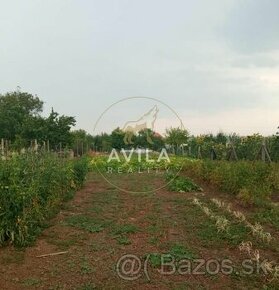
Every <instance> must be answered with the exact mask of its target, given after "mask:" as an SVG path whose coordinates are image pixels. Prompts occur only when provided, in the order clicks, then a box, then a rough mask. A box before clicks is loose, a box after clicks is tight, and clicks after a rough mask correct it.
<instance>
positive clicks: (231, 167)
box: [183, 159, 279, 203]
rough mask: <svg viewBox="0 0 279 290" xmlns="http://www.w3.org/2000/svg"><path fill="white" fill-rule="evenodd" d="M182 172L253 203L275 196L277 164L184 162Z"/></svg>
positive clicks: (278, 177) (278, 182) (278, 189)
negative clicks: (273, 194)
mask: <svg viewBox="0 0 279 290" xmlns="http://www.w3.org/2000/svg"><path fill="white" fill-rule="evenodd" d="M183 168H184V171H186V172H187V173H189V174H190V175H194V176H195V177H198V178H201V179H202V180H204V181H206V182H208V183H210V184H212V185H214V186H215V187H217V188H219V189H220V190H222V191H224V192H227V193H231V194H233V195H236V196H238V197H239V198H240V199H242V200H243V201H244V202H247V203H253V202H255V201H257V200H262V199H266V198H267V199H268V198H270V196H271V194H272V193H276V192H277V193H278V192H279V164H278V163H271V164H267V163H263V162H259V161H254V162H253V161H238V162H228V161H211V160H194V159H192V160H191V159H185V160H184V167H183Z"/></svg>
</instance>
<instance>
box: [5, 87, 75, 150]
mask: <svg viewBox="0 0 279 290" xmlns="http://www.w3.org/2000/svg"><path fill="white" fill-rule="evenodd" d="M42 110H43V102H42V101H41V100H40V99H39V98H38V97H37V96H33V95H31V94H29V93H25V92H20V91H16V92H11V93H7V94H5V95H0V128H1V131H0V138H4V139H7V140H9V141H11V142H12V147H13V149H16V150H17V149H22V148H23V147H27V146H30V141H31V140H34V139H37V141H38V142H42V141H47V140H48V141H49V144H50V148H52V149H57V148H58V146H59V144H60V143H62V145H63V147H65V146H66V145H70V144H71V134H70V129H71V127H72V126H74V125H75V122H76V121H75V118H74V117H68V116H64V115H62V116H59V114H58V113H57V112H54V111H53V110H52V111H51V113H50V115H49V116H48V117H47V118H44V117H42V116H41V115H40V113H41V112H42Z"/></svg>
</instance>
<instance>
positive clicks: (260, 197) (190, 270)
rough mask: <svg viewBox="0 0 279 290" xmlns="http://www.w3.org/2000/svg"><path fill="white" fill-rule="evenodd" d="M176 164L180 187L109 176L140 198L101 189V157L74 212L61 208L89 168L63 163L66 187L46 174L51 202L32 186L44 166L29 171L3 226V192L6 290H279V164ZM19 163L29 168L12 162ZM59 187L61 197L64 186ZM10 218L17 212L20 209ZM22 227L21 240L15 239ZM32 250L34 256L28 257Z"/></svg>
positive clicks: (1, 255)
mask: <svg viewBox="0 0 279 290" xmlns="http://www.w3.org/2000/svg"><path fill="white" fill-rule="evenodd" d="M175 159H176V160H175V162H174V164H175V166H174V167H177V168H178V167H179V166H180V165H181V164H182V163H184V168H183V170H182V171H181V172H180V174H179V176H178V177H176V178H174V176H172V175H171V173H169V174H167V175H162V174H158V175H157V177H156V178H154V175H150V174H148V173H146V172H145V173H142V174H141V177H140V182H139V178H138V175H137V174H130V175H129V178H127V175H121V174H119V173H112V174H111V175H110V178H111V181H112V182H118V186H120V187H121V185H123V186H124V185H125V187H126V188H129V187H130V188H131V189H133V191H134V192H123V191H121V190H119V189H116V188H115V187H113V186H112V185H110V184H109V183H107V182H106V181H105V180H104V179H103V177H102V176H101V175H100V173H99V172H98V170H96V169H95V165H96V163H98V164H99V165H100V164H101V163H102V157H98V158H94V160H93V161H92V158H91V159H87V161H88V162H89V167H90V169H91V170H90V171H91V172H90V173H89V174H88V176H87V181H86V182H85V184H84V186H83V187H82V188H81V189H80V190H78V191H77V192H76V194H75V195H74V196H73V199H72V200H71V201H67V202H66V201H65V198H64V202H62V200H63V199H62V196H64V197H65V195H66V197H67V194H65V193H66V192H68V191H70V192H72V189H74V190H77V188H78V186H80V185H81V184H82V179H83V178H82V176H83V174H82V173H84V172H85V171H84V170H82V168H83V169H84V168H85V167H86V165H84V164H83V165H81V164H80V163H79V165H75V162H76V161H75V162H74V161H71V162H69V163H68V162H66V165H67V166H65V164H64V166H62V167H61V168H64V170H65V168H68V169H69V171H67V176H68V177H69V178H68V182H65V175H62V176H60V177H61V178H60V180H53V175H51V172H52V171H51V170H50V171H49V169H48V170H45V171H44V172H49V173H48V174H49V175H51V176H49V179H48V180H49V181H48V184H45V187H44V190H47V189H48V190H49V192H50V193H51V192H52V193H53V194H54V192H56V193H57V194H55V195H53V194H52V195H51V197H52V198H51V199H49V200H48V199H47V200H41V199H40V197H39V196H38V195H37V194H35V192H38V188H36V187H35V185H38V184H40V182H35V181H36V178H35V176H36V177H38V178H39V176H41V175H40V174H38V175H34V173H35V172H41V174H42V172H43V170H42V166H43V165H41V166H35V167H32V166H31V167H30V168H33V171H32V172H33V175H32V176H33V178H31V175H29V177H30V179H29V183H25V187H23V188H25V189H26V192H29V195H28V196H29V200H28V202H26V204H25V205H22V201H23V200H25V199H20V198H21V194H22V193H23V190H22V189H21V190H20V191H18V192H17V195H18V199H19V200H20V201H21V203H20V204H21V205H22V208H20V207H19V208H17V212H16V213H15V214H14V215H13V216H5V212H7V211H3V209H2V206H3V205H4V204H6V206H8V204H7V202H6V201H3V198H4V191H3V190H4V189H5V190H6V191H7V190H8V188H7V187H8V185H5V188H4V189H3V188H1V199H2V200H1V217H3V216H4V219H3V218H2V220H1V227H2V228H1V230H2V244H3V246H4V247H2V249H0V262H1V266H0V275H1V280H0V281H1V282H0V283H1V289H278V285H279V284H278V275H279V267H278V266H277V263H278V262H279V243H278V241H279V219H278V216H279V215H278V213H279V208H278V170H277V168H278V166H277V164H271V165H267V164H263V163H257V162H256V163H254V162H251V163H248V162H243V163H242V162H235V163H234V162H231V163H229V162H223V161H222V162H218V161H206V162H205V161H199V160H189V159H185V158H177V157H176V158H175ZM28 160H29V161H30V159H28ZM32 160H33V159H32ZM47 160H48V162H46V161H45V162H42V164H44V166H45V168H51V166H50V167H48V166H47V165H48V164H50V163H51V164H52V168H54V164H56V167H55V168H59V162H58V163H55V161H53V160H52V159H49V158H48V159H47ZM50 160H52V161H50ZM19 161H20V162H26V160H25V161H22V160H16V161H15V160H14V161H13V162H19ZM29 161H28V162H29ZM33 161H34V160H33ZM6 162H10V161H6ZM36 162H38V161H36ZM53 162H54V163H53ZM83 162H85V161H83ZM17 164H18V163H17ZM31 164H32V163H31ZM33 164H34V163H33ZM13 165H14V164H13ZM133 166H135V167H136V164H134V165H133ZM160 167H162V168H163V167H164V164H161V165H160ZM5 168H7V166H6V167H5ZM34 168H36V169H34ZM40 168H41V170H40ZM74 168H75V169H74ZM99 169H100V166H99ZM30 170H31V169H30ZM57 170H58V171H59V169H57ZM60 170H61V169H60ZM75 170H76V171H75ZM58 171H56V172H55V173H56V175H57V173H58ZM1 172H4V171H1ZM11 172H12V173H11ZM11 172H8V171H7V170H6V175H5V178H6V177H7V176H9V179H6V180H9V181H10V183H11V185H10V186H17V184H18V182H19V181H21V180H22V179H21V178H18V179H15V177H16V176H17V172H14V171H12V170H11ZM61 172H62V171H61ZM71 172H72V174H74V172H76V173H75V174H74V175H71ZM77 172H79V174H80V177H79V181H80V182H77V179H76V178H77ZM229 172H230V173H229ZM26 174H27V173H26ZM64 174H65V173H64ZM12 176H13V177H14V179H11V177H12ZM75 176H76V177H75ZM3 178H4V177H3ZM173 178H174V179H173ZM3 180H4V179H3ZM43 180H45V182H46V179H45V177H43ZM75 180H76V181H75ZM168 180H170V181H172V182H171V183H169V185H168V186H167V187H165V188H162V189H160V190H157V191H154V188H155V187H156V188H159V187H160V184H161V185H165V184H166V181H168ZM12 181H13V182H12ZM31 181H33V182H31ZM62 181H64V186H63V190H62V189H61V188H60V187H59V186H58V184H60V183H61V182H62ZM59 182H60V183H59ZM121 183H122V184H121ZM54 184H56V187H55V186H54ZM67 184H70V185H67ZM75 184H76V185H75ZM31 185H32V186H31ZM41 186H42V185H41ZM67 186H68V187H67ZM31 188H33V189H34V190H33V191H31ZM70 189H71V190H70ZM10 190H11V188H10ZM137 191H138V193H137ZM139 191H145V193H139ZM11 192H12V190H11ZM13 192H14V191H13ZM31 192H32V193H33V194H31ZM58 192H59V193H58ZM68 199H69V197H68ZM34 201H36V202H37V205H38V206H37V208H36V209H37V211H36V212H32V217H33V218H34V217H36V220H35V221H36V223H35V224H34V223H32V221H31V219H30V218H29V217H30V216H29V215H27V214H26V208H27V209H28V206H27V205H28V204H32V202H33V203H34ZM50 201H52V202H50ZM54 201H57V202H55V203H54ZM46 204H47V205H48V206H47V207H46V206H44V205H46ZM50 204H52V205H53V206H51V207H50ZM54 204H55V206H54ZM10 208H13V212H14V211H15V210H16V208H15V204H11V205H10ZM46 208H48V210H47V213H49V209H50V208H51V209H52V211H53V210H54V209H55V211H56V212H58V208H60V209H61V210H60V211H59V213H58V214H57V215H56V217H54V218H52V219H51V218H50V217H49V215H48V214H44V213H45V210H46ZM27 212H28V211H27ZM36 214H37V215H38V216H37V215H36ZM15 216H19V217H20V220H18V219H15ZM52 216H54V214H52ZM27 217H28V218H27ZM38 217H40V218H38ZM21 220H24V221H25V224H24V225H23V226H22V227H23V228H24V229H26V232H25V233H26V238H24V239H23V238H22V236H21V235H20V234H19V233H20V232H19V231H18V229H19V228H20V229H21V228H22V227H19V224H20V221H21ZM4 221H6V223H4ZM8 221H9V222H10V223H8ZM3 225H4V226H5V227H6V228H3ZM7 225H9V227H8V226H7ZM45 226H47V227H48V228H47V229H44V230H43V228H44V227H45ZM29 227H30V228H31V229H32V230H30V231H28V229H29ZM34 227H36V228H37V229H40V230H38V231H39V232H35V231H34ZM7 229H8V231H7ZM40 232H41V233H40ZM38 235H39V236H38ZM36 236H38V238H37V240H36V241H34V238H35V237H36ZM24 237H25V236H24ZM30 243H31V244H30ZM11 244H15V247H14V246H12V245H11ZM26 244H28V245H29V247H27V248H22V247H21V246H25V245H26ZM49 254H50V255H49ZM127 254H129V255H133V256H131V257H127V256H124V255H127ZM42 255H46V256H42ZM122 257H124V258H122ZM121 258H122V260H120V259H121ZM125 259H126V260H125ZM132 259H134V260H132ZM123 263H124V264H123ZM139 263H140V265H139ZM131 265H132V266H133V267H132V268H133V269H132V270H133V271H131ZM257 265H259V267H257ZM139 266H140V267H139Z"/></svg>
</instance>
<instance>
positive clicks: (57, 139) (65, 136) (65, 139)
mask: <svg viewBox="0 0 279 290" xmlns="http://www.w3.org/2000/svg"><path fill="white" fill-rule="evenodd" d="M75 123H76V120H75V118H74V117H69V116H64V115H62V116H59V114H58V113H57V112H54V110H53V109H52V110H51V113H50V115H49V117H48V118H46V119H45V126H44V136H43V137H44V139H45V140H49V142H50V146H51V147H52V148H54V149H57V148H58V146H60V144H61V145H62V146H67V145H70V144H72V138H71V137H72V136H71V133H70V130H71V127H72V126H74V125H75Z"/></svg>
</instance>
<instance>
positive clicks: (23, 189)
mask: <svg viewBox="0 0 279 290" xmlns="http://www.w3.org/2000/svg"><path fill="white" fill-rule="evenodd" d="M76 162H77V163H76ZM76 162H75V161H65V160H63V161H62V160H61V159H58V158H57V157H55V156H53V155H49V154H47V155H36V154H22V155H14V156H13V157H12V158H11V159H9V160H0V217H1V220H0V244H4V243H6V242H8V241H9V242H11V243H14V244H15V245H20V246H24V245H26V244H28V243H29V242H32V241H33V240H34V238H35V237H36V235H37V234H38V233H39V232H40V230H41V228H42V227H43V226H44V225H45V223H46V220H47V218H49V217H50V216H52V215H53V214H54V213H56V212H57V210H58V208H59V207H60V205H61V203H62V202H63V200H64V199H65V198H66V197H67V196H68V193H69V192H72V191H74V190H76V189H77V188H78V187H79V186H80V185H81V184H82V182H83V181H84V178H85V174H86V170H81V165H78V166H77V165H76V164H79V163H80V162H82V164H84V163H83V162H84V161H76ZM83 166H86V165H85V164H84V165H83Z"/></svg>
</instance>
